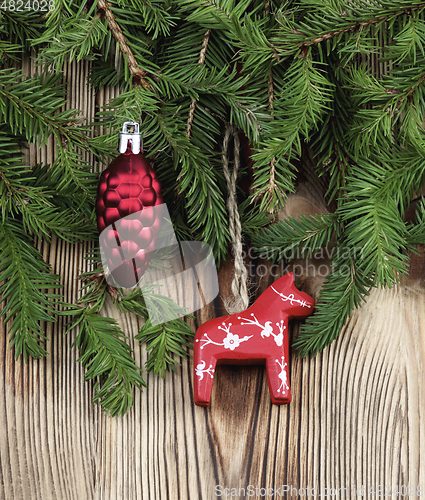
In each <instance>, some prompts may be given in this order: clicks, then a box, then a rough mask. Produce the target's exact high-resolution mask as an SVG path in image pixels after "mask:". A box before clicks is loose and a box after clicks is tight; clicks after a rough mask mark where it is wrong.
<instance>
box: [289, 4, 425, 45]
mask: <svg viewBox="0 0 425 500" xmlns="http://www.w3.org/2000/svg"><path fill="white" fill-rule="evenodd" d="M424 7H425V3H423V4H420V5H417V6H415V7H410V8H409V9H402V10H399V11H395V12H391V13H388V14H386V15H384V16H379V17H376V18H374V19H369V20H367V21H358V22H356V23H352V24H350V25H348V26H347V27H346V28H342V29H339V30H336V31H330V32H329V33H325V34H324V35H322V36H319V37H317V38H312V39H310V40H309V41H306V42H303V43H301V44H300V45H299V48H301V49H303V48H304V49H306V48H308V47H311V46H312V45H317V44H319V43H321V42H324V41H326V40H329V39H330V38H333V37H335V36H338V35H341V34H342V33H350V32H357V31H358V30H359V29H361V28H364V27H366V26H371V25H374V24H379V23H380V22H382V21H385V19H388V18H389V17H392V16H401V15H403V14H406V13H407V12H415V11H417V10H421V9H423V8H424ZM294 32H295V33H296V34H299V35H304V33H302V32H300V31H294Z"/></svg>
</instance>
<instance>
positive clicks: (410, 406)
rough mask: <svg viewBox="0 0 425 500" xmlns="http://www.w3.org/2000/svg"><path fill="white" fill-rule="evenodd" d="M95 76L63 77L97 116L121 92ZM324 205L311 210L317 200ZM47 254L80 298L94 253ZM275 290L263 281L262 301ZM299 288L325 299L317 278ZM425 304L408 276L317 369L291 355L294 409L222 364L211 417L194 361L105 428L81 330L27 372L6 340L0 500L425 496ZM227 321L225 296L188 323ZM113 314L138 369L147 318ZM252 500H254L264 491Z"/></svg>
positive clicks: (223, 275)
mask: <svg viewBox="0 0 425 500" xmlns="http://www.w3.org/2000/svg"><path fill="white" fill-rule="evenodd" d="M27 70H28V72H30V73H31V72H33V71H34V68H33V66H31V65H28V66H27ZM87 71H88V64H87V63H81V64H78V65H77V64H75V63H74V64H72V65H71V66H70V67H68V68H67V70H66V72H65V76H66V79H67V81H68V82H69V105H70V107H78V108H79V109H81V110H82V112H83V114H84V115H85V116H87V117H89V118H90V119H92V118H93V116H94V111H95V108H96V106H98V105H102V104H104V103H105V102H107V101H108V99H110V97H111V96H112V95H114V92H115V91H114V90H112V91H111V90H110V89H108V90H105V91H104V92H100V93H99V94H98V95H97V96H95V95H94V94H90V93H88V92H87V88H86V85H85V77H86V75H87ZM52 158H53V144H52V143H49V144H48V145H47V146H46V147H45V148H41V149H38V148H36V147H34V146H31V148H30V151H29V161H31V164H35V163H36V162H38V161H44V162H51V161H52ZM307 181H308V179H307ZM310 191H311V190H310ZM319 194H320V193H319ZM319 194H317V193H316V194H314V195H312V199H313V201H314V200H316V201H315V202H317V203H319V202H320V196H319ZM301 195H302V196H305V195H304V194H303V193H302V192H301ZM287 210H290V206H289V205H288V206H287ZM38 245H39V248H40V249H41V251H42V252H43V255H44V257H45V258H46V260H47V261H48V262H50V263H51V265H52V267H53V271H54V272H59V273H60V274H61V275H62V277H63V283H64V285H65V289H64V290H65V297H66V300H69V301H75V300H76V298H77V289H78V283H77V280H76V278H77V275H78V274H79V273H80V272H81V271H82V270H84V269H85V267H84V266H85V263H84V261H83V257H84V255H85V252H86V251H87V249H88V247H87V245H68V244H65V243H63V242H60V241H57V240H55V239H54V240H53V241H52V244H51V245H46V244H41V243H40V242H39V243H38ZM257 278H258V276H257ZM230 279H231V264H230V263H228V264H226V265H225V266H224V267H223V268H222V269H221V270H220V284H221V291H222V293H223V294H224V295H227V294H228V292H229V283H230ZM268 279H269V278H268V277H265V278H263V279H262V280H260V279H259V278H258V285H259V289H258V291H257V293H260V291H261V290H263V289H264V288H265V286H267V280H268ZM299 284H300V286H302V287H305V289H306V290H307V291H308V290H309V287H313V288H312V290H313V291H312V293H316V292H317V290H316V289H315V288H314V287H315V286H316V285H315V284H317V281H315V280H312V279H304V280H301V281H300V282H299ZM424 299H425V292H424V286H423V282H422V281H421V280H420V279H419V278H418V279H416V278H415V276H411V278H410V279H409V280H406V281H405V282H403V283H402V284H401V285H399V286H398V287H395V288H394V289H392V290H375V291H373V292H372V294H371V296H370V298H369V300H368V303H367V304H366V305H365V306H364V307H363V308H362V310H361V311H357V312H356V313H355V314H354V315H353V317H352V318H351V320H350V321H349V322H348V324H347V326H346V328H345V331H344V333H343V334H342V335H341V337H340V339H339V340H338V342H335V343H334V344H332V346H331V347H330V348H328V349H326V350H325V351H324V352H323V353H322V354H320V355H318V356H317V357H316V358H314V359H311V360H310V359H307V360H300V359H298V358H296V357H295V356H292V358H291V360H290V364H291V387H292V393H293V402H292V403H291V404H290V405H289V406H283V407H277V406H273V405H271V403H270V397H269V394H268V389H267V382H266V377H265V371H264V368H263V367H226V366H220V367H219V368H218V370H217V374H216V377H215V382H214V388H213V394H212V401H211V406H210V407H209V408H199V407H195V406H194V404H193V394H192V390H193V385H192V384H193V375H192V370H193V366H192V362H191V358H190V360H189V361H184V362H183V363H182V366H181V367H179V368H178V369H177V370H176V373H174V374H173V373H167V375H166V377H165V380H162V379H160V378H158V377H154V376H152V375H147V376H146V381H147V384H148V386H147V389H146V390H145V391H144V392H143V393H137V394H136V397H135V405H134V408H133V409H132V410H131V411H130V412H129V414H128V415H126V416H125V417H122V418H118V419H109V418H107V417H105V416H104V415H103V414H102V413H101V412H100V410H99V409H98V408H97V407H95V406H93V405H92V403H91V398H92V396H93V393H92V389H91V386H90V384H88V383H85V382H84V371H83V370H82V368H81V366H79V364H77V363H76V359H77V357H78V355H77V353H76V352H75V350H74V349H72V347H71V345H72V342H73V340H74V338H75V332H71V333H70V334H68V335H65V333H64V332H65V325H64V321H63V320H62V319H60V320H59V321H58V322H57V323H55V324H54V325H48V326H47V332H48V335H49V338H50V339H51V341H50V342H49V344H48V351H49V356H48V357H47V358H46V359H45V360H39V361H30V362H29V364H28V365H24V364H23V362H22V360H18V361H16V362H15V361H14V360H13V355H12V353H11V351H10V350H9V347H8V345H7V342H6V340H5V335H3V336H2V340H1V341H0V373H1V376H0V422H1V424H2V425H1V426H0V498H1V499H7V500H9V499H13V500H18V499H29V498H31V499H41V498H43V499H61V500H62V499H63V500H67V499H72V500H74V499H76V498H78V499H81V500H84V499H92V498H95V499H109V498H110V499H115V498H116V499H123V498H125V499H126V500H127V499H146V500H152V499H183V500H186V499H196V500H199V499H205V500H210V499H212V498H215V497H216V493H218V492H219V491H220V490H216V487H217V485H221V487H222V488H223V489H224V488H237V489H239V488H245V493H246V496H248V493H249V492H250V491H252V490H248V489H247V488H248V486H249V485H252V487H253V488H254V491H255V488H262V487H263V488H272V487H274V486H275V487H277V488H280V490H278V493H277V494H276V495H275V498H279V492H280V493H282V485H288V486H290V487H292V488H293V489H292V494H291V492H289V493H288V494H287V495H286V497H287V498H298V497H301V496H302V493H303V492H302V490H300V489H301V488H306V487H307V486H309V487H310V488H316V491H317V493H319V492H320V491H321V490H323V489H324V488H337V489H338V488H347V491H345V492H344V491H341V492H340V497H342V496H343V494H345V498H355V496H354V494H353V488H360V487H361V486H363V487H364V497H365V498H373V497H372V496H370V495H369V494H368V490H369V488H371V487H375V488H377V487H378V485H382V486H385V485H390V486H391V487H392V488H395V487H396V485H399V486H402V485H404V486H407V487H409V486H410V487H414V488H416V486H418V485H422V487H423V489H422V492H424V493H425V461H424V460H423V458H422V459H421V450H423V449H425V448H424V447H425V428H424V423H423V418H421V417H422V415H424V413H425V400H424V398H425V396H424V394H425V383H424V366H425V300H424ZM222 313H223V310H222V307H221V304H220V301H219V300H217V301H216V302H215V303H214V304H212V305H211V306H209V307H208V308H205V309H204V310H202V311H200V312H199V313H197V317H196V320H195V321H194V322H193V326H194V328H195V327H196V326H199V325H200V324H201V323H202V322H203V321H205V320H207V319H209V318H210V317H213V316H214V315H219V314H222ZM105 314H108V315H110V316H112V317H115V318H117V319H118V321H119V322H120V324H121V326H122V328H123V329H124V331H125V332H126V333H127V334H128V336H129V342H130V344H131V345H132V347H133V348H134V352H135V357H136V360H137V362H138V363H139V364H140V365H143V364H144V362H145V361H146V352H145V349H144V346H139V345H138V343H137V342H136V341H134V336H135V335H136V334H137V332H138V329H139V328H140V326H141V325H140V322H139V321H138V320H137V319H136V318H135V317H132V316H131V315H118V314H117V312H116V310H115V309H114V308H113V306H112V305H111V304H110V303H108V304H107V307H106V309H105ZM0 321H1V320H0ZM0 327H1V329H2V331H5V325H4V324H3V323H1V325H0ZM297 328H298V326H297V325H294V330H295V331H296V329H297ZM292 333H293V334H295V332H292ZM422 455H423V453H422ZM257 491H258V495H257V498H260V494H261V493H264V492H263V491H260V490H257ZM415 491H416V490H415ZM304 492H305V490H304ZM322 492H323V491H322ZM229 493H230V491H229ZM237 493H238V495H236V497H237V498H244V496H243V491H242V490H241V491H240V492H237ZM239 493H240V494H239ZM330 493H332V492H330ZM282 497H283V495H282ZM306 497H307V498H309V497H310V498H313V497H314V495H312V494H310V495H306ZM393 497H394V498H395V495H393ZM266 498H267V497H266ZM269 498H271V496H269Z"/></svg>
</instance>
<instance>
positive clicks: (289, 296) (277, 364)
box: [194, 273, 314, 406]
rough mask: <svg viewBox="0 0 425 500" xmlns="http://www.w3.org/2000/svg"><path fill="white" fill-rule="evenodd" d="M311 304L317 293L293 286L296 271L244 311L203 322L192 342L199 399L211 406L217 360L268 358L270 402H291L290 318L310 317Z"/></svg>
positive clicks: (258, 360)
mask: <svg viewBox="0 0 425 500" xmlns="http://www.w3.org/2000/svg"><path fill="white" fill-rule="evenodd" d="M313 308H314V299H313V298H311V297H310V296H309V295H307V294H306V293H304V292H300V291H299V290H298V289H297V288H296V287H295V284H294V276H293V273H289V274H286V275H285V276H282V277H281V278H279V279H278V280H277V281H275V282H274V283H273V284H272V285H270V286H269V287H268V288H267V289H266V291H265V292H264V293H262V294H261V295H260V297H259V298H258V299H257V300H256V301H255V302H254V304H253V305H252V306H251V307H249V308H248V309H246V310H245V311H243V312H240V313H236V314H232V315H229V316H223V317H221V318H214V319H212V320H210V321H207V322H206V323H204V324H203V325H202V326H201V327H199V328H198V330H197V332H196V336H195V345H194V368H195V376H194V390H195V404H197V405H198V406H208V404H209V402H210V398H211V390H212V385H213V381H214V372H215V367H216V365H217V364H220V363H223V364H240V365H248V364H260V363H264V362H265V363H266V372H267V381H268V384H269V391H270V395H271V399H272V403H274V404H277V405H280V404H286V403H290V402H291V389H290V387H289V370H288V358H289V345H288V320H289V319H292V318H306V317H307V316H309V315H310V314H311V313H312V312H313Z"/></svg>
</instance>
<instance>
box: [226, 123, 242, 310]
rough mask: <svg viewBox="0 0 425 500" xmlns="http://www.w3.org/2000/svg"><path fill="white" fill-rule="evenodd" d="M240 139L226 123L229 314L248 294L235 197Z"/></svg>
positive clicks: (240, 227)
mask: <svg viewBox="0 0 425 500" xmlns="http://www.w3.org/2000/svg"><path fill="white" fill-rule="evenodd" d="M232 136H233V144H234V167H233V172H232V173H230V170H229V154H228V152H229V151H228V150H229V143H230V138H231V137H232ZM239 154H240V141H239V135H238V131H237V129H236V127H235V126H234V125H232V124H230V123H228V124H227V125H226V130H225V133H224V139H223V151H222V161H223V173H224V178H225V179H226V183H227V189H228V193H229V196H228V198H227V209H228V211H229V232H230V238H231V240H232V250H233V255H234V260H235V275H234V277H233V281H232V293H233V299H227V300H224V306H225V308H226V310H227V312H228V313H229V314H234V313H236V312H241V311H243V310H245V309H246V308H247V307H248V305H249V295H248V270H247V268H246V266H245V263H244V261H243V256H242V226H241V220H240V217H239V211H238V203H237V197H236V181H237V178H238V170H239V167H240V156H239Z"/></svg>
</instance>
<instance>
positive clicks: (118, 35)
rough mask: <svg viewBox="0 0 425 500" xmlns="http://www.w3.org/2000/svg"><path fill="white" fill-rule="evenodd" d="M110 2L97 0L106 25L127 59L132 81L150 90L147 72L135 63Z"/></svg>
mask: <svg viewBox="0 0 425 500" xmlns="http://www.w3.org/2000/svg"><path fill="white" fill-rule="evenodd" d="M110 5H111V4H110V3H109V2H107V1H106V0H98V1H97V6H98V9H99V11H100V12H101V13H102V15H104V16H105V18H106V20H107V21H108V27H109V29H110V30H111V32H112V34H113V36H114V38H115V40H116V41H117V43H118V45H119V48H120V50H121V53H122V54H123V57H124V58H125V59H126V61H127V65H128V69H129V70H130V73H131V75H132V76H133V80H134V83H135V84H136V85H137V84H139V85H143V86H144V87H145V88H146V89H147V90H152V89H151V86H150V84H149V82H148V81H147V80H146V78H145V77H146V76H147V75H148V72H147V71H145V70H144V69H142V68H140V67H139V65H138V64H137V61H136V58H135V57H134V54H133V52H132V50H131V49H130V47H129V46H128V43H127V40H126V39H125V37H124V34H123V32H122V29H121V28H120V26H119V24H118V23H117V21H116V19H115V16H114V14H113V13H112V11H111V9H110Z"/></svg>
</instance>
